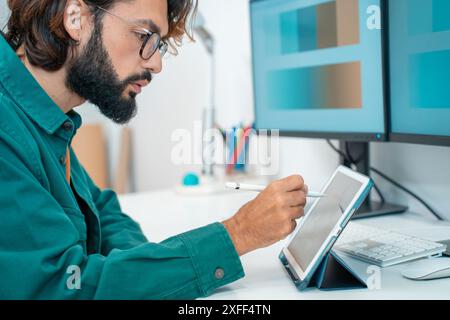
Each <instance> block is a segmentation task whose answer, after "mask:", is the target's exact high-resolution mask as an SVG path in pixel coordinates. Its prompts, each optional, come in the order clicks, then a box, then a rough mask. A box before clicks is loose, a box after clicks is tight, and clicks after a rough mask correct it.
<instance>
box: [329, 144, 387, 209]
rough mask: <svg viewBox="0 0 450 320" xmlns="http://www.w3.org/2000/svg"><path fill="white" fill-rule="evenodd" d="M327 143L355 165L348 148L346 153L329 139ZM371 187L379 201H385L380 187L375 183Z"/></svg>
mask: <svg viewBox="0 0 450 320" xmlns="http://www.w3.org/2000/svg"><path fill="white" fill-rule="evenodd" d="M327 143H328V145H329V146H330V147H331V148H332V149H333V150H334V151H336V152H337V153H338V154H339V155H340V156H341V157H343V158H344V159H345V161H347V162H349V163H351V164H354V165H356V163H355V161H354V160H353V159H352V158H351V156H350V154H349V153H348V148H347V149H346V150H347V153H344V152H342V151H341V150H339V149H338V148H336V147H335V146H334V144H333V143H332V142H331V141H330V140H327ZM373 188H374V190H375V192H376V193H377V195H378V198H380V202H381V203H385V202H386V199H385V198H384V196H383V193H382V192H381V190H380V188H378V186H377V185H376V183H374V186H373Z"/></svg>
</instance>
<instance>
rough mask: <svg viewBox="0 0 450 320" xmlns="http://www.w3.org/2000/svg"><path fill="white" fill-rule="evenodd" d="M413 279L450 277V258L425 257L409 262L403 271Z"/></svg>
mask: <svg viewBox="0 0 450 320" xmlns="http://www.w3.org/2000/svg"><path fill="white" fill-rule="evenodd" d="M402 275H403V276H404V277H405V278H408V279H411V280H431V279H440V278H447V277H450V258H434V259H424V260H419V261H417V262H413V263H411V264H409V265H408V266H407V267H405V269H403V271H402Z"/></svg>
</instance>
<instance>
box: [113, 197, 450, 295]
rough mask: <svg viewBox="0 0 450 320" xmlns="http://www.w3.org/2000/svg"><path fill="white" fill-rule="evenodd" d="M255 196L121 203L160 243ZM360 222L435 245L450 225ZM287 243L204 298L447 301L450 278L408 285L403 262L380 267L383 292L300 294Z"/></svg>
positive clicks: (417, 219) (358, 265)
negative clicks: (283, 257) (283, 255)
mask: <svg viewBox="0 0 450 320" xmlns="http://www.w3.org/2000/svg"><path fill="white" fill-rule="evenodd" d="M254 196H255V194H254V193H252V192H227V193H221V194H214V195H208V196H186V195H178V194H176V193H175V191H174V190H162V191H158V192H149V193H142V194H134V195H125V196H122V197H121V198H120V200H121V204H122V209H123V210H124V212H126V213H127V214H128V215H129V216H130V217H132V218H133V219H135V220H136V221H137V222H139V223H140V225H141V227H142V230H143V231H144V233H145V234H146V235H147V237H148V238H149V239H150V240H151V241H152V242H160V241H162V240H164V239H166V238H168V237H170V236H173V235H176V234H179V233H182V232H185V231H188V230H191V229H193V228H197V227H201V226H204V225H206V224H209V223H213V222H216V221H223V220H224V219H226V218H228V217H230V216H232V215H233V214H234V213H235V212H236V211H237V210H238V209H239V208H240V207H241V206H242V205H243V204H245V203H246V202H248V201H249V200H251V199H252V198H253V197H254ZM358 223H363V224H367V225H372V226H376V227H387V228H389V229H390V230H395V231H400V232H403V233H406V234H411V235H416V236H420V237H423V238H428V239H430V240H435V241H437V240H442V239H445V238H449V236H448V235H450V222H445V223H443V222H437V221H436V220H434V219H432V218H426V217H423V216H420V215H418V214H414V213H408V214H402V215H391V216H384V217H377V218H369V219H364V220H358ZM285 241H286V240H285ZM285 241H281V242H279V243H277V244H275V245H273V246H271V247H269V248H265V249H260V250H257V251H254V252H252V253H249V254H247V255H245V256H243V257H242V258H241V260H242V265H243V266H244V271H245V273H246V276H245V277H244V278H243V279H241V280H238V281H236V282H234V283H232V284H230V285H228V286H225V287H223V288H220V289H218V290H217V291H216V292H215V293H214V294H213V295H212V296H210V297H208V299H294V300H296V299H305V300H306V299H450V278H447V279H440V280H431V281H411V280H408V279H406V278H404V277H402V276H401V274H400V271H401V269H402V268H403V267H404V266H405V265H404V264H403V265H397V266H392V267H388V268H383V269H381V289H378V290H369V289H357V290H340V291H320V290H318V289H308V290H307V291H304V292H300V291H298V290H297V289H296V288H295V286H294V285H293V283H292V281H291V279H290V278H289V276H288V274H287V273H286V271H285V270H284V268H283V267H282V265H281V263H280V262H279V260H278V254H279V252H280V251H281V248H282V247H283V246H284V245H285ZM345 260H346V262H347V263H348V264H350V265H351V266H352V267H353V268H355V270H358V273H359V274H360V275H361V276H362V277H364V276H365V275H364V274H361V273H365V270H367V267H368V265H367V264H365V263H363V262H360V261H358V260H356V259H353V258H350V257H346V258H345ZM367 276H368V275H367ZM367 276H366V277H367Z"/></svg>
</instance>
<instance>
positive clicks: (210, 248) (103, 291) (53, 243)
mask: <svg viewBox="0 0 450 320" xmlns="http://www.w3.org/2000/svg"><path fill="white" fill-rule="evenodd" d="M0 133H1V132H0ZM8 140H9V142H5V141H8ZM13 144H14V141H13V140H12V139H10V138H9V137H7V136H6V135H5V133H2V134H0V168H1V170H0V208H1V215H0V276H1V279H2V290H0V298H1V299H194V298H197V297H202V296H207V295H210V294H211V293H213V292H214V290H215V289H216V288H218V287H220V286H223V285H226V284H229V283H231V282H233V281H235V280H237V279H239V278H241V277H243V276H244V271H243V269H242V265H241V263H240V260H239V257H238V255H237V253H236V251H235V249H234V247H233V245H232V242H231V239H230V238H229V235H228V233H227V232H226V230H225V228H224V227H223V225H222V224H220V223H214V224H211V225H208V226H205V227H202V228H199V229H196V230H192V231H190V232H187V233H184V234H180V235H177V236H174V237H171V238H169V239H167V240H165V241H163V242H161V243H144V242H143V239H139V238H140V237H137V238H136V241H138V240H139V242H140V240H142V242H143V243H140V244H139V245H137V246H136V247H132V248H120V249H119V248H114V249H111V251H110V252H109V254H108V255H107V256H106V255H103V254H91V255H87V254H86V253H85V251H84V250H83V246H82V244H81V241H82V240H81V239H80V236H79V233H78V231H77V228H76V227H75V226H74V225H73V223H72V221H71V219H69V217H68V215H67V213H66V212H65V211H64V209H63V208H62V207H61V206H60V205H59V204H58V202H57V201H56V200H55V199H54V197H52V195H51V194H50V193H49V191H48V190H46V189H45V188H44V187H43V186H42V185H41V184H40V183H39V180H38V179H37V178H36V177H35V176H34V174H33V172H31V170H30V169H29V168H28V167H27V165H26V164H25V162H24V158H23V155H21V156H20V155H18V154H17V153H16V152H15V151H14V147H12V145H13ZM24 199H26V201H24ZM128 223H129V222H125V224H128ZM112 233H113V231H111V234H112ZM110 239H113V240H111V243H113V242H115V241H116V240H115V239H114V237H112V238H110ZM118 242H121V241H118ZM119 246H120V244H119ZM125 247H126V246H125ZM76 270H79V281H77V272H76ZM73 280H75V282H73ZM74 283H75V284H76V283H78V284H79V286H77V285H75V286H74V285H73V284H74Z"/></svg>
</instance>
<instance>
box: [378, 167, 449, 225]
mask: <svg viewBox="0 0 450 320" xmlns="http://www.w3.org/2000/svg"><path fill="white" fill-rule="evenodd" d="M370 170H371V171H373V172H375V173H376V174H378V175H379V176H380V177H382V178H383V179H385V180H387V181H389V182H390V183H392V184H393V185H394V186H396V187H397V188H399V189H401V190H403V191H404V192H406V193H407V194H409V195H410V196H412V197H413V198H415V199H416V200H417V201H419V202H420V203H421V204H422V205H423V206H425V208H427V209H428V210H429V211H430V212H431V213H432V214H433V215H434V216H435V217H436V218H437V219H438V220H444V219H443V218H442V217H441V216H440V215H439V214H438V213H437V212H436V211H435V210H434V209H433V208H432V207H431V206H430V205H429V204H428V203H426V202H425V201H424V200H423V199H422V198H421V197H419V196H418V195H417V194H415V193H414V192H412V191H411V190H409V189H408V188H406V187H404V186H402V185H401V184H400V183H398V182H397V181H395V180H394V179H392V178H390V177H388V176H387V175H385V174H384V173H383V172H381V171H380V170H378V169H376V168H374V167H371V168H370Z"/></svg>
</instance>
